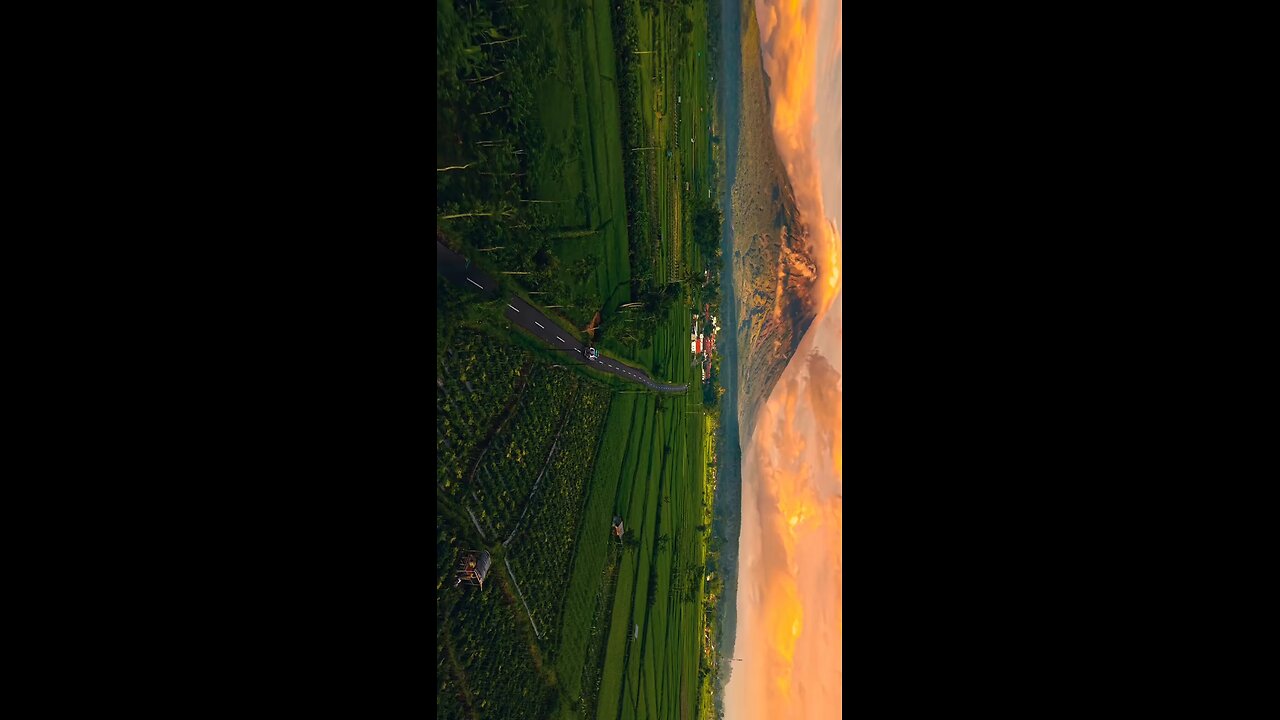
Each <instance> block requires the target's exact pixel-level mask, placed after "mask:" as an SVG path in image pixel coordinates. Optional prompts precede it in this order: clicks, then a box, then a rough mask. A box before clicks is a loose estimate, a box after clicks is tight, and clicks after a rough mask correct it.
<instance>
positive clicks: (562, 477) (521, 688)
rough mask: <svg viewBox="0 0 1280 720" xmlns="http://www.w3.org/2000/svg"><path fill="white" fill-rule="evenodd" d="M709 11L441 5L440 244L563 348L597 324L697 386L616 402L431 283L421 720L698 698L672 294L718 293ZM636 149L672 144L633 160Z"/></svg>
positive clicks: (694, 516) (698, 478) (677, 706)
mask: <svg viewBox="0 0 1280 720" xmlns="http://www.w3.org/2000/svg"><path fill="white" fill-rule="evenodd" d="M704 15H705V6H704V4H703V2H702V0H674V1H673V0H644V2H638V0H624V1H623V2H622V3H620V4H617V5H615V4H611V3H609V2H605V1H602V0H565V1H563V2H562V1H561V0H554V1H552V0H469V1H468V2H466V3H456V2H448V1H447V0H446V3H444V4H438V5H437V65H438V71H437V110H436V113H437V127H438V135H437V169H436V181H437V215H436V225H437V237H438V238H439V239H441V241H442V242H444V243H445V244H447V245H449V246H450V247H453V248H454V249H456V250H458V251H459V252H461V253H462V254H463V255H465V256H466V257H467V258H468V259H469V260H471V261H472V262H474V264H475V265H477V266H479V267H480V268H481V269H483V270H484V271H486V272H487V273H489V274H490V275H493V276H494V277H495V278H496V279H498V281H499V282H500V283H501V284H502V287H503V292H504V293H507V292H510V293H516V294H519V295H522V296H524V297H525V298H526V299H527V300H529V301H530V302H533V303H535V304H537V305H539V306H541V307H543V308H546V309H547V312H548V314H549V315H550V316H551V317H552V318H553V320H554V321H555V322H557V323H558V324H560V325H561V326H562V327H571V328H573V329H574V330H576V331H577V333H576V334H577V336H578V337H579V338H580V339H583V337H584V335H585V333H584V332H583V328H584V327H585V326H586V325H588V323H592V320H593V318H594V317H595V316H596V314H597V313H599V316H600V320H601V321H602V322H601V324H600V326H599V327H600V331H601V333H600V334H599V335H597V336H596V338H597V340H598V341H599V342H600V343H601V347H602V348H603V349H605V350H606V351H607V352H609V353H611V354H614V355H616V356H623V357H626V358H630V359H631V361H632V362H635V363H638V364H641V365H644V366H646V367H647V368H649V369H650V370H651V372H652V373H653V374H655V375H658V376H661V377H663V378H664V379H666V380H668V381H670V382H673V383H680V382H689V383H690V388H691V392H690V393H689V394H688V395H687V396H672V397H665V396H664V397H661V398H658V397H654V396H652V395H649V394H645V393H643V392H642V391H638V390H635V389H632V388H630V387H628V388H626V389H625V390H624V391H623V392H621V393H617V394H614V393H613V391H614V390H616V389H619V386H620V385H621V384H622V383H621V382H620V381H615V380H614V379H612V378H601V379H596V378H594V377H592V376H591V375H590V373H588V372H587V371H584V370H583V369H581V368H579V367H557V366H556V365H557V363H558V362H560V361H558V360H556V359H550V358H549V357H548V355H549V353H548V352H547V351H546V350H545V349H544V348H542V347H539V346H537V343H536V341H532V340H531V339H530V338H525V337H521V336H519V335H518V331H515V330H511V329H509V328H507V329H504V327H503V325H504V323H503V320H502V311H503V309H504V308H503V301H502V300H500V299H499V300H487V299H480V298H478V297H477V296H478V294H477V293H474V292H473V291H471V290H469V289H466V288H463V289H461V290H459V289H456V288H453V287H441V286H439V285H438V287H437V337H436V339H437V348H438V351H437V383H436V384H437V388H436V397H437V428H436V432H437V499H438V501H439V507H440V510H439V512H438V516H437V527H438V532H437V654H438V674H437V677H438V680H437V682H438V686H437V692H438V700H437V702H438V712H437V715H438V716H439V717H447V718H464V717H465V718H491V717H492V718H550V717H563V718H580V719H583V720H585V719H586V718H594V717H601V718H605V717H607V718H617V717H619V716H621V717H623V718H633V717H653V718H659V717H681V718H692V717H701V716H704V715H705V713H706V711H707V708H708V706H709V703H706V702H704V701H702V699H701V698H702V697H703V693H702V690H701V689H700V688H699V686H698V684H697V681H698V679H699V675H698V668H699V665H700V663H699V662H697V661H696V660H695V657H697V656H699V655H700V651H701V648H702V645H701V644H700V643H701V638H702V637H703V623H704V622H705V616H704V614H703V612H702V603H703V596H704V593H705V589H704V587H703V581H702V578H703V569H704V568H705V567H706V566H705V547H706V540H707V533H705V532H704V531H703V530H696V531H695V530H694V527H695V525H697V524H698V523H699V522H700V521H701V518H702V516H703V514H704V513H706V512H709V507H710V506H709V502H710V496H709V495H708V494H707V493H706V492H705V485H704V482H705V475H704V473H705V470H706V457H705V448H706V447H707V446H708V444H709V443H708V440H707V437H705V436H704V432H705V427H704V426H702V422H703V420H704V418H705V417H706V415H705V414H704V412H703V410H702V408H701V407H700V406H701V402H700V400H701V398H700V397H699V393H698V389H700V388H701V387H705V386H700V385H699V382H698V381H699V378H700V374H699V373H700V370H698V369H697V368H696V367H694V366H693V365H692V364H691V362H690V360H691V358H690V352H689V350H688V347H689V346H688V344H687V339H688V322H689V321H688V314H689V308H690V307H700V306H701V305H702V303H704V302H706V301H708V300H711V301H713V302H714V301H716V300H718V298H717V297H716V293H715V283H716V282H717V280H716V279H715V277H714V276H711V277H710V278H709V279H706V280H704V274H703V267H702V260H703V259H707V260H710V259H711V258H713V257H714V256H715V251H716V246H718V239H719V213H718V210H717V209H716V208H715V206H714V203H712V202H711V201H709V200H708V199H706V198H703V202H699V201H698V197H697V196H698V195H706V194H708V192H709V189H708V186H707V184H706V183H707V178H708V177H709V175H710V172H709V167H708V165H707V163H705V162H703V161H704V160H706V159H707V158H709V152H708V150H709V145H710V144H709V143H706V142H705V139H706V138H705V135H704V134H703V133H704V132H705V131H706V130H707V125H706V122H708V120H707V115H706V114H705V113H703V112H702V107H698V106H699V105H703V106H709V105H710V103H709V100H707V98H706V97H705V95H703V94H701V93H703V92H704V91H705V88H706V85H705V83H704V80H703V79H702V78H701V77H700V75H699V74H700V73H703V72H704V71H705V68H704V65H702V64H699V63H705V60H699V61H698V63H695V62H693V59H694V58H695V57H697V56H699V55H701V52H700V50H702V51H705V45H704V44H703V43H705V39H704V38H702V37H700V34H701V33H702V32H703V31H704V30H705V25H704V22H705V18H704ZM646 53H648V54H646ZM641 75H643V76H644V77H641ZM651 80H652V81H653V82H652V83H651V82H650V81H651ZM682 92H683V93H684V96H683V102H684V105H683V109H681V107H680V106H679V104H678V98H679V97H680V93H682ZM655 97H657V98H659V99H662V102H663V103H665V104H664V105H663V107H664V108H665V115H662V114H658V115H655V112H656V108H657V107H658V106H659V104H658V102H656V101H655ZM663 98H665V99H663ZM681 118H684V129H683V130H681ZM681 133H683V139H682V137H681ZM691 136H696V138H697V144H696V151H697V152H695V147H694V146H693V143H691ZM681 140H682V142H681ZM704 145H705V146H707V147H704ZM650 146H653V147H658V146H662V147H664V148H666V152H664V153H662V154H661V156H659V154H658V153H649V152H633V149H636V148H637V147H650ZM672 150H674V153H673V152H672ZM690 182H692V184H693V191H691V190H690V185H689V183H690ZM708 264H709V263H708ZM716 266H718V263H716ZM566 332H568V331H566ZM615 514H618V515H622V516H624V517H625V518H626V521H627V527H628V530H629V531H628V533H627V535H626V541H625V542H621V543H620V542H617V541H616V540H615V539H614V538H613V537H612V536H611V534H610V532H609V524H610V522H611V519H612V517H613V516H614V515H615ZM705 524H706V523H705V522H704V523H703V525H704V526H705ZM466 549H485V550H487V551H489V552H490V553H491V554H492V559H493V564H492V567H491V569H490V572H489V576H488V578H487V580H486V582H485V587H484V590H483V591H481V590H479V589H478V588H470V587H467V586H462V587H454V586H453V580H454V574H453V569H454V563H455V562H456V561H457V558H458V553H459V552H460V551H462V550H466ZM636 626H639V627H640V628H641V630H640V632H639V634H638V637H636V636H635V634H634V633H633V628H635V627H636Z"/></svg>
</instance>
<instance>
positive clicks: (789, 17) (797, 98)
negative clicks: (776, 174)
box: [756, 0, 843, 311]
mask: <svg viewBox="0 0 1280 720" xmlns="http://www.w3.org/2000/svg"><path fill="white" fill-rule="evenodd" d="M842 5H843V3H836V6H835V12H836V17H837V21H838V20H839V18H840V16H841V15H842V14H843V10H842V9H841V7H842ZM821 8H822V4H821V3H820V2H818V1H817V0H808V1H807V2H804V3H801V2H800V0H756V16H757V18H758V19H759V22H760V43H761V51H762V55H763V60H764V70H765V73H767V74H768V75H769V101H770V107H771V109H772V112H773V136H774V141H775V143H776V144H777V146H778V155H779V157H780V158H781V159H782V162H783V164H784V165H785V166H786V168H787V176H788V177H789V178H790V179H791V185H792V188H793V190H794V191H795V196H796V205H797V209H798V210H799V211H800V217H801V219H802V220H804V221H805V222H806V224H807V226H808V227H809V229H810V233H811V238H812V241H813V242H814V243H815V248H816V253H815V254H816V255H817V257H816V258H815V259H816V261H817V263H818V268H819V283H820V287H821V293H820V296H819V300H820V302H819V305H818V309H819V311H821V310H825V309H826V308H827V307H829V306H830V305H831V301H832V300H833V299H834V298H835V295H836V292H837V291H838V290H839V287H840V262H841V260H840V253H841V241H840V237H839V235H838V233H837V231H836V228H835V227H834V225H832V224H831V223H830V222H828V220H827V214H826V210H825V208H824V207H823V205H824V202H823V199H822V181H821V178H820V175H819V167H818V162H817V154H816V152H815V150H814V141H813V125H814V121H815V120H816V112H815V109H814V108H815V77H816V75H817V70H818V35H819V18H820V13H819V10H820V9H821ZM836 28H837V29H836V30H835V32H836V33H837V34H836V35H835V38H834V42H833V43H832V46H833V51H832V53H833V56H834V54H835V53H839V52H842V41H841V35H840V34H839V33H840V32H841V31H840V30H839V29H838V28H839V25H836ZM830 62H831V59H830V58H827V63H828V64H830Z"/></svg>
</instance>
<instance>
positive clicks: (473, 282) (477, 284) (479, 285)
mask: <svg viewBox="0 0 1280 720" xmlns="http://www.w3.org/2000/svg"><path fill="white" fill-rule="evenodd" d="M467 282H469V283H471V284H472V285H475V286H476V287H478V288H480V289H481V290H483V289H484V286H483V285H481V284H480V283H478V282H476V281H475V280H472V279H471V278H467Z"/></svg>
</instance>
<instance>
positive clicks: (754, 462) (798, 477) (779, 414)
mask: <svg viewBox="0 0 1280 720" xmlns="http://www.w3.org/2000/svg"><path fill="white" fill-rule="evenodd" d="M841 2H842V0H755V6H756V15H757V17H758V18H759V21H760V40H761V47H762V50H763V58H764V67H765V72H766V73H767V74H768V75H769V79H770V89H769V95H770V97H769V100H770V106H771V111H772V114H773V118H772V120H773V131H774V138H775V140H776V142H777V145H778V154H779V156H780V157H781V158H782V161H783V163H784V164H785V165H786V168H787V173H788V175H789V177H790V179H791V183H792V186H793V188H794V190H795V195H796V206H797V209H798V210H799V213H800V217H801V219H802V220H803V221H804V222H805V224H806V225H807V226H808V227H809V230H810V236H811V238H812V239H813V240H814V243H815V247H816V250H817V257H816V258H815V259H816V260H817V262H818V266H819V282H820V283H821V292H819V293H818V316H817V318H816V319H815V320H814V322H813V324H812V325H811V326H810V328H809V330H808V332H806V334H805V336H804V338H803V339H802V340H801V342H800V346H799V348H797V350H796V353H795V355H794V356H793V357H792V359H791V361H790V362H789V363H788V365H787V368H786V369H785V370H784V371H783V374H782V377H781V378H780V379H779V381H778V384H777V385H776V386H775V387H774V389H773V391H772V392H771V394H770V396H769V398H768V400H767V401H766V402H765V403H764V405H763V406H762V407H761V409H760V411H759V412H760V416H759V418H758V419H757V421H756V424H755V428H756V429H755V432H754V435H753V436H752V437H751V438H749V439H748V440H747V442H746V444H745V449H744V452H743V470H742V533H741V539H740V543H741V544H740V546H739V567H738V621H737V628H738V637H737V639H736V641H735V644H734V648H735V649H734V657H735V658H740V659H739V660H735V662H734V665H735V667H734V670H733V674H732V676H731V679H730V681H729V684H728V685H727V686H726V688H725V717H726V718H727V719H728V720H765V719H766V718H767V719H768V720H777V719H785V718H804V719H805V720H826V719H828V718H839V717H841V702H842V697H843V696H842V690H841V686H842V680H843V674H844V673H843V665H842V654H841V637H842V634H843V620H844V618H843V614H842V612H843V611H842V607H843V606H842V600H843V594H844V589H843V557H842V552H841V536H842V532H843V511H844V505H843V502H844V500H843V495H844V483H843V476H842V472H843V458H842V457H841V440H842V437H841V434H842V428H841V426H842V421H843V416H844V408H843V402H842V397H843V392H844V383H843V380H842V373H843V353H842V351H841V345H842V340H843V332H844V321H843V318H844V312H843V298H844V293H843V284H842V280H841V275H840V269H841V261H842V256H843V255H842V254H843V243H842V240H841V234H840V233H841V231H842V229H843V227H844V213H843V205H842V190H843V186H842V181H841V177H842V169H843V168H842V160H841V158H842V150H843V141H842V133H843V91H842V88H841V81H842V67H843V45H842V36H841V20H842V17H841V15H842V10H841ZM744 161H745V160H744Z"/></svg>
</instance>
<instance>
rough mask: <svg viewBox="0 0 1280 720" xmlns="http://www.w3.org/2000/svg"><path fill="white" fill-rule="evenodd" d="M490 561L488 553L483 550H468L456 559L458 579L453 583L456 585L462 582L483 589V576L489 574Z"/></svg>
mask: <svg viewBox="0 0 1280 720" xmlns="http://www.w3.org/2000/svg"><path fill="white" fill-rule="evenodd" d="M491 562H492V560H490V558H489V553H487V552H485V551H484V550H468V551H466V552H464V553H463V554H462V557H461V558H459V559H458V581H457V582H455V583H454V584H453V586H454V587H458V586H459V585H461V584H462V583H466V584H468V585H475V586H477V587H479V588H480V589H481V590H483V589H484V578H485V576H486V575H488V574H489V565H490V563H491Z"/></svg>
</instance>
